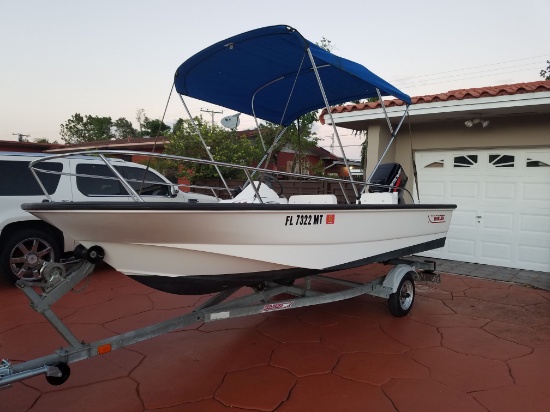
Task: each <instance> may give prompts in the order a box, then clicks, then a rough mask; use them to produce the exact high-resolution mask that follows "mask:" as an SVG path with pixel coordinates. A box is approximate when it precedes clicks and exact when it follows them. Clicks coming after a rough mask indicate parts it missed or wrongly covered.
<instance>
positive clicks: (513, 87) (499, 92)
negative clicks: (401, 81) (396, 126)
mask: <svg viewBox="0 0 550 412" xmlns="http://www.w3.org/2000/svg"><path fill="white" fill-rule="evenodd" d="M548 91H550V80H541V81H536V82H529V83H516V84H503V85H499V86H487V87H477V88H471V89H458V90H450V91H448V92H446V93H439V94H430V95H425V96H416V97H412V104H421V103H433V102H446V101H451V100H464V99H477V98H483V97H494V96H509V95H514V94H525V93H537V92H548ZM384 105H385V106H386V107H392V106H402V105H403V101H401V100H399V99H393V100H385V101H384ZM377 107H380V103H379V102H367V103H358V104H347V105H344V106H335V107H333V108H332V110H331V113H346V112H355V111H360V110H368V109H375V108H377ZM326 113H327V110H326V109H323V111H322V112H321V114H320V116H319V118H320V120H321V123H322V124H324V123H325V121H324V118H323V116H324V115H325V114H326Z"/></svg>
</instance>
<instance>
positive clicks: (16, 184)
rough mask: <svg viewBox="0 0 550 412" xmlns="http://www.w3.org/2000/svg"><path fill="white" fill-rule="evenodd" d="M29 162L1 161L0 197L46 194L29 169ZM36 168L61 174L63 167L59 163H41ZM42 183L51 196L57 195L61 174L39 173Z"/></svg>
mask: <svg viewBox="0 0 550 412" xmlns="http://www.w3.org/2000/svg"><path fill="white" fill-rule="evenodd" d="M29 163H30V162H28V161H24V160H23V161H22V160H0V176H2V178H0V196H39V195H43V194H44V192H43V191H42V189H41V188H40V186H39V184H38V182H37V181H36V179H35V178H34V175H33V174H32V172H31V171H30V169H29ZM36 168H39V169H44V170H51V171H54V172H61V171H62V170H63V165H62V164H61V163H59V162H41V163H38V164H37V165H36ZM37 175H38V177H39V178H40V181H41V182H42V184H43V185H44V188H45V189H46V191H47V192H48V194H49V195H51V194H53V193H55V191H56V190H57V186H58V184H59V180H60V179H61V175H60V174H56V173H43V172H42V173H41V172H38V171H37Z"/></svg>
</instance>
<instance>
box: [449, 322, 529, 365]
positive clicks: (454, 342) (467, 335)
mask: <svg viewBox="0 0 550 412" xmlns="http://www.w3.org/2000/svg"><path fill="white" fill-rule="evenodd" d="M439 331H440V332H441V334H442V336H443V341H442V346H444V347H446V348H448V349H451V350H454V351H456V352H459V353H463V354H465V355H474V356H480V357H483V358H487V359H496V360H508V359H513V358H519V357H520V356H525V355H528V354H529V353H531V351H532V349H531V348H530V347H528V346H522V345H518V344H517V343H513V342H509V341H506V340H503V339H499V338H497V337H495V336H493V335H491V334H490V333H488V332H485V331H483V330H479V329H474V328H440V329H439Z"/></svg>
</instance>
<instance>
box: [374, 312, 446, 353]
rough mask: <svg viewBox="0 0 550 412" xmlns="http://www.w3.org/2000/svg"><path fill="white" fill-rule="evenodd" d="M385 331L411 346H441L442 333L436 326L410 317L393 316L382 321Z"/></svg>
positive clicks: (381, 324) (381, 325)
mask: <svg viewBox="0 0 550 412" xmlns="http://www.w3.org/2000/svg"><path fill="white" fill-rule="evenodd" d="M380 327H381V328H382V330H383V331H384V332H386V333H387V334H388V335H390V336H391V337H392V338H394V339H395V340H396V341H398V342H401V343H402V344H403V345H406V346H410V347H411V348H429V347H432V346H440V344H441V335H440V334H439V332H438V331H437V329H436V328H434V327H433V326H430V325H425V324H423V323H419V322H416V321H414V320H412V319H410V318H392V319H386V320H383V321H381V322H380Z"/></svg>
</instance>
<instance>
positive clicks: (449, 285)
mask: <svg viewBox="0 0 550 412" xmlns="http://www.w3.org/2000/svg"><path fill="white" fill-rule="evenodd" d="M432 287H434V288H437V289H441V290H444V291H447V292H451V293H454V292H464V291H465V290H466V289H469V288H470V286H468V285H467V284H465V283H464V282H463V281H462V278H461V277H460V276H456V275H447V274H444V273H443V274H441V284H439V285H432Z"/></svg>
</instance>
